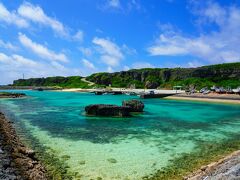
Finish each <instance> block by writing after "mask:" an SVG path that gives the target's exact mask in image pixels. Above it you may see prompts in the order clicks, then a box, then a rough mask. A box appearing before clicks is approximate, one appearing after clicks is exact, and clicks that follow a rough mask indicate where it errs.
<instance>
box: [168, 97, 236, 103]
mask: <svg viewBox="0 0 240 180" xmlns="http://www.w3.org/2000/svg"><path fill="white" fill-rule="evenodd" d="M164 99H168V100H179V101H186V100H187V101H198V102H211V103H224V104H236V105H240V100H238V99H236V100H234V99H221V98H211V97H205V98H202V97H187V96H169V97H165V98H164Z"/></svg>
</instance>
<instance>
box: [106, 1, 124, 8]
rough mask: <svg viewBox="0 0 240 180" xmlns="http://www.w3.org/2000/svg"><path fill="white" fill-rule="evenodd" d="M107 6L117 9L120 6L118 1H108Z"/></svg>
mask: <svg viewBox="0 0 240 180" xmlns="http://www.w3.org/2000/svg"><path fill="white" fill-rule="evenodd" d="M107 5H108V6H109V7H113V8H119V7H120V6H121V5H120V2H119V0H108V1H107Z"/></svg>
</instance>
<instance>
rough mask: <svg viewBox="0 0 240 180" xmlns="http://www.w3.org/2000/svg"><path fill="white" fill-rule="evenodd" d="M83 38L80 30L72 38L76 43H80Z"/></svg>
mask: <svg viewBox="0 0 240 180" xmlns="http://www.w3.org/2000/svg"><path fill="white" fill-rule="evenodd" d="M83 38H84V33H83V31H82V30H78V31H77V33H76V34H75V35H74V36H73V39H74V40H76V41H80V42H82V41H83Z"/></svg>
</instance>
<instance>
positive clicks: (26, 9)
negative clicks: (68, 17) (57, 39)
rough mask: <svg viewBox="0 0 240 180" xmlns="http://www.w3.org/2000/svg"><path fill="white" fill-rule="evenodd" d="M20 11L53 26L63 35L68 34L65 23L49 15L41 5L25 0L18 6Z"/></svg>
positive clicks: (25, 15)
mask: <svg viewBox="0 0 240 180" xmlns="http://www.w3.org/2000/svg"><path fill="white" fill-rule="evenodd" d="M18 13H19V14H20V15H21V16H22V17H24V18H26V19H28V20H30V21H32V22H35V23H39V24H42V25H45V26H49V27H51V28H52V30H53V31H54V32H56V33H58V34H59V35H61V36H65V37H67V36H68V32H67V29H66V28H65V27H64V25H63V24H62V23H61V22H60V21H58V20H56V19H55V18H52V17H49V16H47V15H46V14H45V13H44V11H43V9H42V8H41V7H40V6H34V5H33V4H31V3H28V2H24V3H23V4H22V5H21V6H20V7H19V8H18Z"/></svg>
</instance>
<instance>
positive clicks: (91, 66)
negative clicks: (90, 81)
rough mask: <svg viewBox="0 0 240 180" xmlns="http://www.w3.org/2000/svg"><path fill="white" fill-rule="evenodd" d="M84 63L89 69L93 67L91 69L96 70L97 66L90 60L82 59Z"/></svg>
mask: <svg viewBox="0 0 240 180" xmlns="http://www.w3.org/2000/svg"><path fill="white" fill-rule="evenodd" d="M82 63H83V65H84V67H86V68H88V69H91V70H95V69H96V67H95V66H94V64H93V63H91V62H90V61H89V60H87V59H82Z"/></svg>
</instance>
